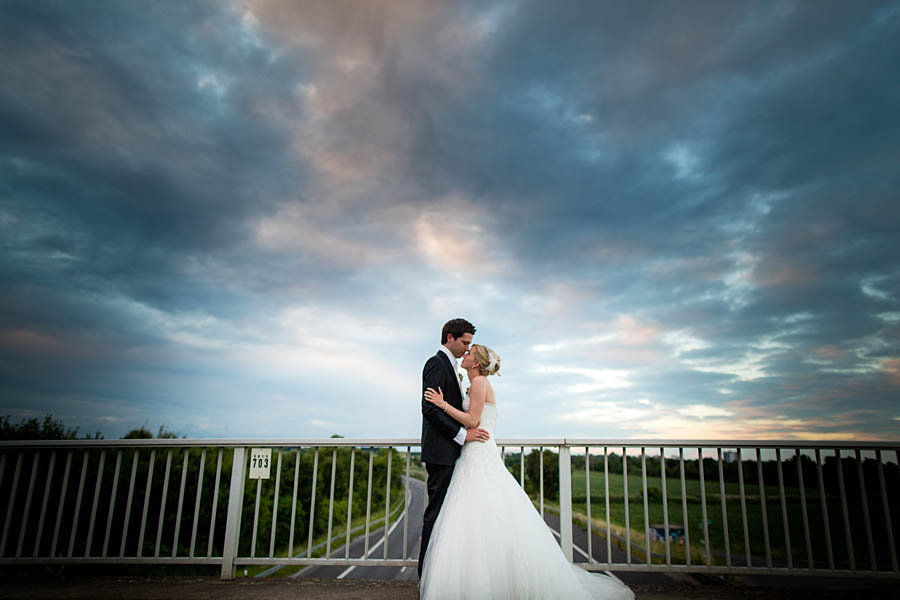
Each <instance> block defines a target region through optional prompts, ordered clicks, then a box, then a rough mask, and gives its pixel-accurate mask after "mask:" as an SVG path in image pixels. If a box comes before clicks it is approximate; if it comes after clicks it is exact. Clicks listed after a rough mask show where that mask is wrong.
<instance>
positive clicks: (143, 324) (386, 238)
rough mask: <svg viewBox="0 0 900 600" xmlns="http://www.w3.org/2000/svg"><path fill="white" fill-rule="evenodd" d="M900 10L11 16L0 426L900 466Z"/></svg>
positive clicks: (93, 6) (4, 46)
mask: <svg viewBox="0 0 900 600" xmlns="http://www.w3.org/2000/svg"><path fill="white" fill-rule="evenodd" d="M898 74H900V3H898V2H844V1H836V2H717V1H713V2H698V1H692V2H686V3H663V2H657V3H651V4H650V5H647V4H643V3H627V2H595V1H584V2H574V1H573V2H563V3H555V2H539V1H534V2H467V1H454V2H420V1H418V0H416V1H412V0H410V1H399V0H384V1H374V0H372V1H366V2H355V1H350V0H347V1H338V0H322V1H304V2H294V1H291V0H260V1H249V0H248V1H246V2H242V1H237V0H235V1H234V2H231V3H229V2H226V1H223V0H209V1H201V0H190V1H162V2H149V3H146V2H144V3H141V2H130V1H122V2H112V1H110V2H90V3H81V2H50V1H46V2H43V1H35V0H22V1H16V0H13V1H5V2H2V3H0V244H2V253H0V281H2V293H0V415H7V414H8V415H11V417H12V419H13V420H14V421H18V420H20V419H22V418H29V417H34V416H37V417H42V416H43V415H45V414H47V413H52V414H53V415H54V417H56V418H60V419H62V420H63V421H64V422H65V423H66V424H67V425H70V426H76V425H77V426H79V427H80V428H81V431H82V432H83V433H87V432H93V431H95V430H99V431H101V432H103V433H104V434H105V435H106V437H108V438H113V437H119V436H120V435H122V434H124V433H125V432H126V431H128V430H129V429H132V428H134V427H139V426H142V425H144V426H147V427H149V428H150V429H152V430H155V429H157V428H158V427H159V426H160V425H165V426H166V427H167V428H169V429H171V430H174V431H176V432H178V433H179V434H181V435H188V436H190V437H270V436H280V437H281V436H290V437H327V436H329V435H331V434H333V433H339V434H342V435H344V436H347V437H416V436H418V435H419V433H420V419H421V416H420V412H419V384H420V377H421V369H422V365H423V363H424V362H425V360H426V359H427V358H428V357H429V356H431V355H432V354H434V352H435V351H436V350H437V346H438V343H439V338H440V329H441V326H442V324H443V323H444V322H445V321H446V320H448V319H450V318H453V317H457V316H462V317H465V318H467V319H469V320H470V321H472V322H473V323H474V324H475V325H476V327H477V330H478V331H477V333H476V335H475V341H476V343H477V342H481V343H485V344H487V345H489V346H491V347H493V348H494V349H495V350H496V351H497V352H498V353H499V354H500V355H501V357H502V368H501V374H502V377H500V378H496V380H495V381H494V386H495V390H496V392H497V397H498V407H499V411H500V420H499V425H498V435H500V436H501V437H518V436H522V437H542V436H553V437H562V436H571V437H611V438H620V437H641V438H645V437H646V438H668V439H692V438H693V439H696V438H703V439H709V438H731V439H735V438H738V439H746V438H779V439H780V438H807V439H835V438H837V439H894V440H896V439H898V438H900V250H898V249H900V191H898V190H900V117H898V114H900V112H898V110H900V77H898Z"/></svg>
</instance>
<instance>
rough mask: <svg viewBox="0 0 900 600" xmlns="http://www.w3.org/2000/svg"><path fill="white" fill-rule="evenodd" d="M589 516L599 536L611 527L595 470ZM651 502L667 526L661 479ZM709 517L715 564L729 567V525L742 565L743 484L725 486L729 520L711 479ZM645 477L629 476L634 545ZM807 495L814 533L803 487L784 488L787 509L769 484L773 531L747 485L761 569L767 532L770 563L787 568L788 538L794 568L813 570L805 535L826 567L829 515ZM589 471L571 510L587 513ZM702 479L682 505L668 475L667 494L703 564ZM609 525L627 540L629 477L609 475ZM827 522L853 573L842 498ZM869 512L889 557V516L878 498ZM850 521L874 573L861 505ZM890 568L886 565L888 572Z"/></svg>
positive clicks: (811, 492)
mask: <svg viewBox="0 0 900 600" xmlns="http://www.w3.org/2000/svg"><path fill="white" fill-rule="evenodd" d="M610 467H612V465H610ZM590 487H591V518H592V521H593V522H594V525H595V527H598V526H599V528H600V531H603V530H605V527H606V518H607V514H606V498H605V486H604V474H603V472H602V471H601V472H596V471H594V470H592V471H591V479H590ZM647 487H648V502H647V513H648V516H649V521H650V524H651V525H655V524H662V523H663V520H664V513H663V501H662V482H661V480H660V477H659V476H656V477H652V478H651V477H648V478H647ZM705 487H706V509H707V512H706V518H707V529H708V532H709V544H710V553H711V559H712V561H713V562H714V563H718V564H724V563H725V550H726V543H725V536H726V530H725V527H723V523H724V522H727V524H728V527H727V532H728V544H727V546H728V548H729V549H730V551H731V554H732V556H739V557H740V558H741V559H743V557H744V555H745V548H746V544H745V525H744V517H743V512H742V506H741V501H740V487H739V485H738V484H737V483H726V484H725V503H724V504H725V513H726V518H725V519H723V514H722V513H723V509H722V495H721V493H720V487H719V481H718V478H715V479H713V480H712V481H710V480H709V479H707V480H706V486H705ZM642 489H643V488H642V478H641V475H635V474H630V475H629V476H628V497H629V498H628V502H627V506H628V526H629V528H630V529H631V539H632V540H633V541H634V542H636V543H638V544H640V545H641V546H643V545H644V539H645V537H644V525H645V519H644V499H643V493H642ZM804 491H805V494H806V519H807V523H808V527H806V528H805V527H804V519H803V505H802V504H801V495H800V489H799V488H797V487H793V488H791V487H787V488H785V506H784V509H782V504H781V500H780V496H779V490H778V485H777V483H775V484H774V485H767V486H766V488H765V493H766V502H765V513H766V520H767V524H768V527H767V528H764V527H763V507H762V502H761V500H760V493H759V487H758V486H757V485H756V484H747V485H745V488H744V493H745V496H744V498H745V506H746V515H747V516H746V531H747V537H748V538H749V545H750V554H751V557H752V562H753V564H755V565H760V564H765V556H766V553H765V532H766V530H767V531H768V537H769V545H770V549H771V554H772V559H773V561H775V562H776V563H781V564H784V563H785V562H786V561H787V558H788V552H787V547H788V543H787V540H789V541H790V549H791V550H790V553H791V557H792V559H793V562H794V564H795V565H797V566H807V564H808V559H809V553H808V551H807V542H806V537H807V531H808V535H809V540H810V541H809V547H810V548H809V551H810V553H811V554H812V559H813V561H814V564H816V565H818V566H827V545H826V537H825V520H824V517H823V510H822V502H821V497H820V495H819V492H818V489H817V488H816V489H813V488H811V487H807V488H806V489H805V490H804ZM585 492H586V486H585V473H584V470H583V469H576V470H573V472H572V496H573V510H574V511H576V512H579V513H582V514H585V513H586V512H587V511H586V504H585V496H586V493H585ZM700 492H701V488H700V481H699V479H686V480H685V502H684V505H683V504H682V492H681V481H680V479H679V478H677V477H675V478H671V477H667V481H666V493H667V503H666V506H667V508H668V518H669V524H670V526H672V525H683V524H684V511H685V508H686V511H687V521H688V528H689V529H688V532H689V539H690V546H691V550H692V560H693V561H697V560H702V558H703V555H704V554H705V544H704V535H703V509H702V499H701V493H700ZM609 500H610V506H609V521H610V524H611V526H612V527H614V528H615V529H617V531H619V533H620V535H624V530H625V521H626V519H625V509H626V501H625V494H624V478H623V476H622V475H621V473H618V474H616V473H610V475H609ZM826 500H827V511H828V521H829V522H830V531H831V545H832V553H833V556H834V560H835V563H836V566H837V567H838V568H841V567H845V568H846V567H848V566H849V562H850V559H849V557H850V552H849V549H850V547H849V545H848V543H847V536H846V534H845V527H844V521H843V512H842V506H841V502H840V498H839V497H837V496H834V497H833V496H826ZM868 510H869V516H870V520H871V522H872V530H873V531H874V532H876V533H875V535H874V538H875V539H874V545H875V553H876V556H879V557H882V559H884V558H885V557H889V549H888V547H887V542H886V539H885V538H886V536H884V535H878V532H883V531H884V527H885V524H884V521H883V511H882V506H881V502H880V499H872V498H869V502H868ZM784 512H786V513H787V522H788V527H787V535H786V532H785V526H784V518H783V514H784ZM848 518H849V521H850V537H851V539H852V550H853V554H854V557H855V560H856V563H857V567H859V568H869V550H868V543H867V536H866V533H865V532H866V528H865V524H864V518H863V510H862V505H861V503H860V502H859V501H858V500H857V501H853V500H849V501H848ZM651 547H652V548H653V550H654V552H665V545H664V543H662V542H659V543H653V544H651ZM670 550H671V552H672V556H673V560H674V561H675V562H683V561H684V554H685V551H684V548H683V547H679V546H678V545H677V544H675V543H672V544H671V546H670ZM885 566H887V567H888V568H889V565H882V568H884V567H885Z"/></svg>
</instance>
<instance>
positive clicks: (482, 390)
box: [425, 377, 487, 428]
mask: <svg viewBox="0 0 900 600" xmlns="http://www.w3.org/2000/svg"><path fill="white" fill-rule="evenodd" d="M486 394H487V387H486V384H485V379H484V378H481V377H479V378H477V379H475V381H473V382H472V387H471V388H469V412H463V411H461V410H459V409H457V408H454V407H452V406H450V404H449V403H448V402H447V401H445V400H444V392H443V390H441V389H440V388H438V391H437V392H435V391H434V390H433V389H431V388H428V389H427V390H426V391H425V399H426V400H427V401H429V402H431V403H432V404H435V405H437V407H438V408H440V409H441V410H443V411H444V412H445V413H447V414H448V415H450V416H451V417H453V419H454V420H456V421H457V422H458V423H461V424H462V425H463V427H466V428H471V427H477V426H478V424H479V423H480V422H481V412H482V411H483V410H484V398H485V395H486Z"/></svg>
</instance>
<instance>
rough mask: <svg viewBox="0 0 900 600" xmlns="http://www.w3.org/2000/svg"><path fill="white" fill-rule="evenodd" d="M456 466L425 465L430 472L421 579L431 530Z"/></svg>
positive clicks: (423, 526)
mask: <svg viewBox="0 0 900 600" xmlns="http://www.w3.org/2000/svg"><path fill="white" fill-rule="evenodd" d="M453 466H454V465H434V464H431V463H425V470H426V471H428V506H426V507H425V518H424V519H423V522H422V546H421V548H419V567H418V570H419V578H420V579H421V577H422V565H423V564H425V551H426V550H427V549H428V540H429V539H431V530H432V529H434V522H435V521H436V520H437V518H438V514H439V513H440V512H441V506H442V505H443V504H444V496H446V495H447V488H448V487H450V478H451V477H452V476H453Z"/></svg>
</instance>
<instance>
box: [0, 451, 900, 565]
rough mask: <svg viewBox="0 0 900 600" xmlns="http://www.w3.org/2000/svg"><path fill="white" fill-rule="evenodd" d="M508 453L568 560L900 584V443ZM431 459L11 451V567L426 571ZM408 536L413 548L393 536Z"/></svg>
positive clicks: (2, 544) (5, 499)
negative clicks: (256, 471)
mask: <svg viewBox="0 0 900 600" xmlns="http://www.w3.org/2000/svg"><path fill="white" fill-rule="evenodd" d="M497 444H498V446H499V447H500V448H501V452H502V454H503V456H504V460H505V462H506V464H507V467H508V469H509V471H510V473H511V474H512V475H513V477H516V478H517V479H518V481H519V483H520V485H522V487H523V488H524V489H525V490H526V492H527V493H529V495H531V497H532V499H533V501H534V503H535V508H536V510H538V511H539V512H540V513H541V515H542V516H545V517H546V518H547V519H548V521H549V520H550V519H551V515H550V514H547V513H553V514H554V515H556V514H558V520H559V526H558V532H557V534H558V537H559V538H560V544H561V548H562V551H563V553H564V554H565V555H566V557H567V558H568V559H569V560H570V561H573V560H575V559H576V553H577V559H578V560H579V561H582V562H580V565H581V566H582V567H583V568H585V569H587V570H590V571H662V572H699V573H703V572H705V573H719V574H723V573H728V574H752V573H766V574H824V575H837V576H863V577H873V576H874V577H894V578H896V577H900V573H898V564H897V552H896V546H895V539H896V534H897V533H898V532H897V530H896V527H897V524H898V522H900V515H898V514H897V513H898V511H900V471H898V466H897V465H898V461H900V455H898V447H900V443H894V442H891V443H888V442H834V441H810V442H798V441H733V440H732V441H725V440H702V441H698V440H684V441H672V440H665V441H663V440H598V439H571V438H560V439H500V440H498V441H497ZM419 445H420V440H419V439H418V438H409V439H227V440H226V439H208V440H202V439H194V440H188V439H169V440H165V439H164V440H78V441H74V440H66V441H26V442H0V503H5V506H4V505H3V504H0V518H3V530H2V536H0V564H28V563H37V564H46V563H72V564H87V563H90V564H147V565H152V564H195V565H213V566H217V567H220V569H221V576H222V577H223V578H226V579H227V578H231V577H233V576H234V574H235V569H236V568H237V567H238V566H249V565H282V566H316V565H320V566H347V567H359V566H391V567H413V566H415V565H416V558H415V556H416V553H417V552H418V543H417V540H410V539H409V536H408V531H409V520H410V508H411V502H412V493H411V490H410V483H411V478H412V477H413V476H414V475H415V474H416V473H419V475H420V476H421V475H423V474H424V473H423V472H422V471H421V468H420V464H419V462H418V457H417V453H416V454H414V453H413V449H417V448H418V447H419ZM251 448H268V449H271V450H272V465H271V467H272V468H273V469H272V470H273V471H274V473H272V474H271V477H269V478H268V479H258V480H257V481H256V483H255V484H254V483H253V482H252V480H250V479H249V478H248V468H249V466H250V465H249V463H250V452H249V450H250V449H251ZM163 457H165V459H164V460H163ZM891 458H893V459H894V460H893V461H891V460H890V459H891ZM397 460H400V461H402V463H404V464H403V465H402V468H400V469H398V468H396V467H395V465H394V463H395V462H396V461H397ZM554 463H555V464H554ZM573 466H574V469H573ZM79 467H80V468H79ZM526 467H527V468H526ZM76 480H77V482H76ZM363 482H365V483H363ZM776 486H777V491H776ZM176 487H177V493H176ZM326 490H327V499H326V495H325V493H326ZM417 494H419V495H421V497H422V499H421V502H422V506H423V507H424V502H425V494H424V490H423V489H421V488H420V487H417ZM392 498H393V502H392ZM326 514H327V517H326V516H325V515H326ZM250 516H252V525H251V521H250ZM555 518H556V517H555V516H553V519H555ZM392 519H393V520H392ZM679 519H680V523H679V522H678V520H679ZM401 523H402V526H403V530H402V531H403V533H402V538H401V541H400V542H399V544H398V543H397V542H392V541H391V532H393V531H394V529H395V528H397V527H399V526H400V525H401ZM588 524H590V526H588ZM586 530H589V531H590V535H587V534H586V533H585V532H586ZM358 531H363V532H364V533H362V534H358V535H357V533H358ZM373 537H374V538H375V539H374V544H373V543H371V541H372V540H371V538H373ZM575 537H578V538H579V540H581V539H583V540H584V541H583V542H580V543H579V544H576V543H575V542H574V539H575ZM304 542H305V543H304ZM354 544H355V545H354ZM360 545H361V547H360V548H358V549H355V550H351V548H352V547H353V548H356V546H360ZM398 546H399V548H398ZM259 547H261V548H263V549H264V550H263V552H262V553H260V552H258V550H259ZM260 554H262V555H260ZM379 554H380V556H378V555H379Z"/></svg>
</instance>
